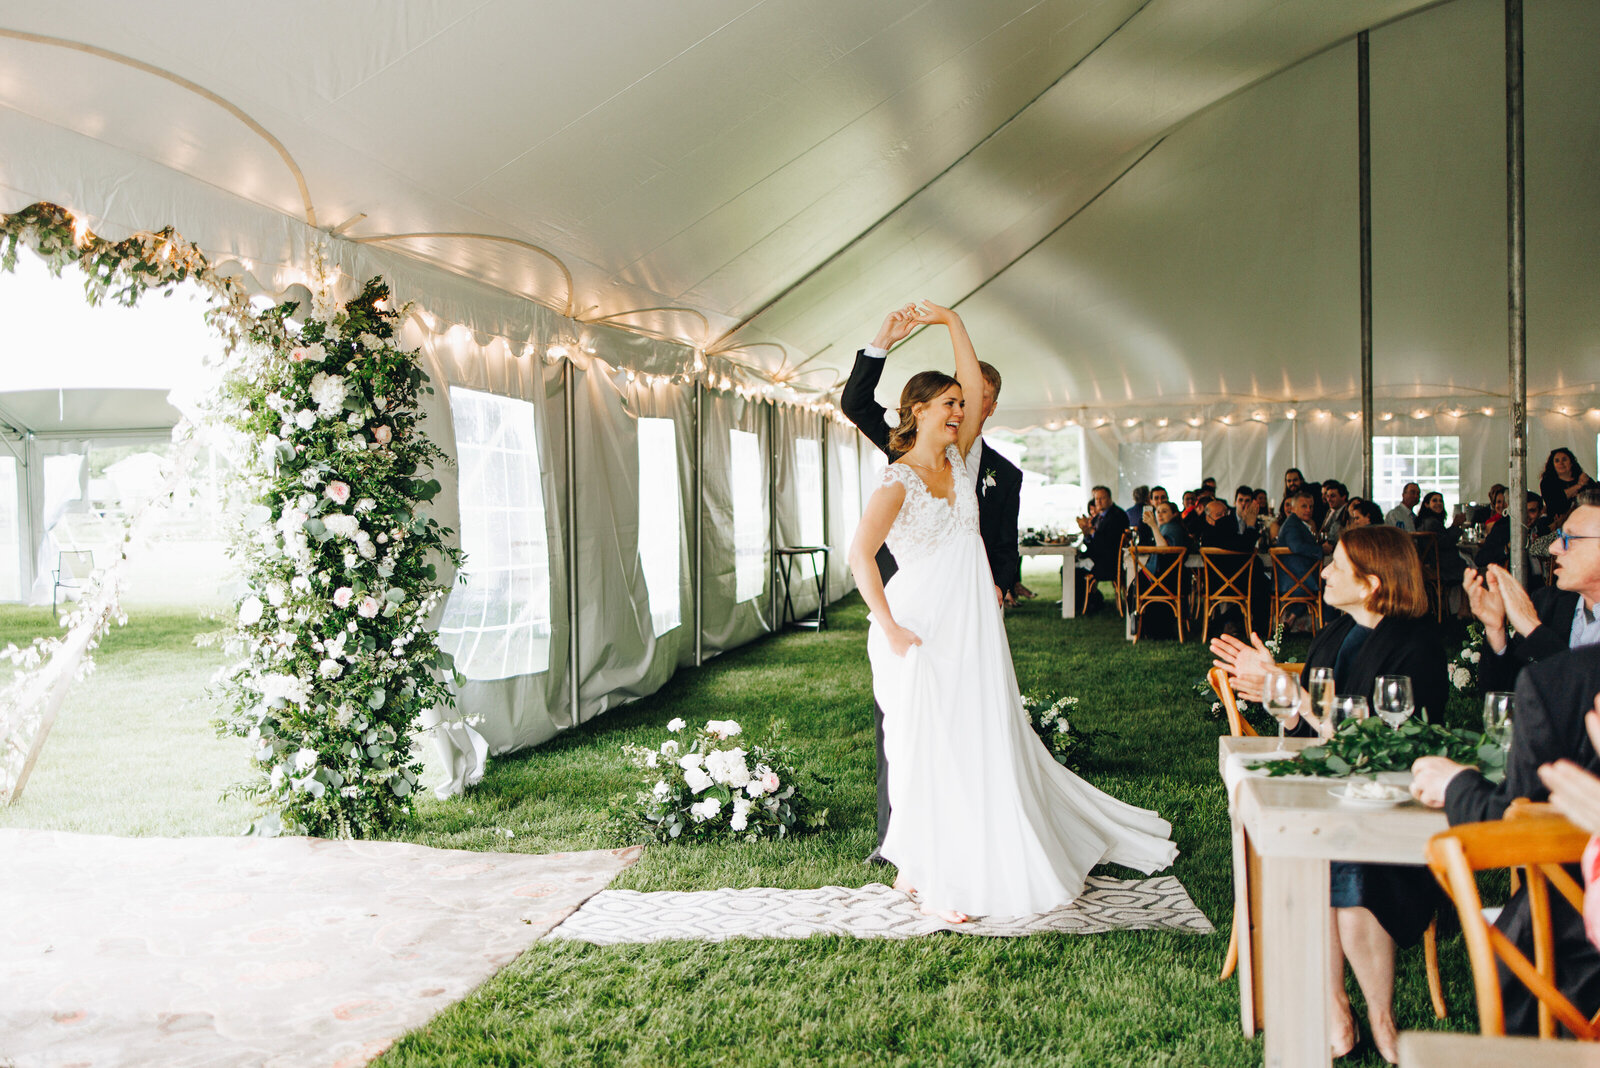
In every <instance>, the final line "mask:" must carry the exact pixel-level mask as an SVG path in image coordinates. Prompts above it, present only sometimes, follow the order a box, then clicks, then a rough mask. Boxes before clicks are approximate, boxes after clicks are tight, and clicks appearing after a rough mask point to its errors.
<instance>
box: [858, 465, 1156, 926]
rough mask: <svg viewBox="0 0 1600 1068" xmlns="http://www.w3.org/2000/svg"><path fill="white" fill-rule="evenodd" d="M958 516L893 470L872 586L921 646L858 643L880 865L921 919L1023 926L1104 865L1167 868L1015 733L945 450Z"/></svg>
mask: <svg viewBox="0 0 1600 1068" xmlns="http://www.w3.org/2000/svg"><path fill="white" fill-rule="evenodd" d="M945 454H946V455H947V456H948V457H949V459H950V463H951V466H952V468H953V471H954V475H955V479H954V481H955V504H954V505H951V504H950V503H949V502H948V501H946V500H944V499H942V498H938V497H935V496H933V495H932V494H931V493H930V492H929V491H928V488H927V486H926V485H924V483H923V482H922V479H921V478H920V477H919V476H918V475H917V473H916V472H915V471H914V470H912V469H911V468H910V467H907V466H906V465H905V464H890V465H889V467H888V468H887V469H886V470H885V471H884V474H883V480H884V482H885V483H886V484H887V483H888V482H891V481H898V482H901V483H902V484H904V486H905V489H906V498H905V503H904V504H903V505H901V507H900V513H899V515H897V516H896V517H895V521H894V525H893V527H891V528H890V531H889V537H888V544H889V549H890V551H891V552H893V553H894V558H895V562H896V563H897V564H899V570H898V571H897V572H896V573H895V575H894V577H893V578H891V579H890V580H889V582H888V585H887V586H886V587H885V591H884V592H885V594H886V595H887V599H888V602H889V608H890V611H891V612H893V613H894V619H895V622H896V623H898V624H900V625H901V626H902V627H905V628H907V629H908V630H910V631H911V632H912V633H914V634H916V635H917V636H918V637H919V638H921V639H922V644H921V645H920V646H912V647H911V648H910V649H909V650H908V651H907V653H906V655H905V656H904V657H898V656H895V654H894V651H893V650H892V649H890V647H889V641H888V639H887V638H886V637H885V636H884V634H883V631H882V628H881V627H879V626H878V625H877V623H876V621H874V623H873V626H872V627H871V629H870V631H869V632H868V637H867V653H868V656H869V657H870V659H871V661H872V688H873V692H874V694H875V696H876V697H877V699H878V704H879V706H880V707H881V708H882V709H883V733H884V755H885V757H886V758H887V762H888V765H889V803H890V808H891V810H892V814H891V816H890V818H889V833H888V836H887V837H886V838H885V840H884V843H883V848H882V850H881V852H882V853H883V856H884V857H885V858H887V859H888V860H889V861H890V862H892V863H893V864H894V865H895V866H896V867H897V868H898V869H899V871H900V874H901V875H902V876H903V877H905V878H906V879H907V880H908V881H909V882H910V884H911V885H912V886H914V887H916V888H917V890H918V891H919V894H920V896H921V898H922V902H923V904H924V906H925V907H928V908H933V909H938V910H941V911H943V910H958V911H961V912H965V913H967V914H969V915H972V916H1026V915H1031V914H1033V913H1039V912H1047V911H1049V910H1050V909H1053V908H1057V907H1060V906H1062V905H1066V904H1068V903H1069V902H1071V901H1072V900H1073V899H1074V898H1076V897H1077V896H1078V894H1079V893H1081V892H1082V891H1083V888H1084V882H1085V880H1086V879H1087V878H1088V875H1089V870H1090V869H1091V868H1093V867H1094V866H1095V865H1096V864H1099V863H1100V862H1102V861H1111V862H1114V863H1117V864H1123V865H1126V866H1128V867H1130V868H1137V869H1138V870H1140V871H1143V872H1147V873H1148V872H1153V871H1156V870H1158V869H1161V868H1165V867H1167V866H1168V865H1169V864H1171V863H1172V859H1173V858H1174V857H1175V856H1177V853H1178V850H1177V847H1176V846H1174V845H1173V843H1172V841H1171V838H1170V835H1171V833H1172V828H1171V826H1170V825H1169V824H1168V823H1167V821H1166V820H1164V819H1162V818H1161V817H1160V816H1159V815H1157V814H1156V813H1154V812H1151V811H1149V810H1147V809H1142V808H1135V807H1134V806H1132V805H1129V804H1125V803H1124V802H1121V801H1118V800H1117V799H1116V798H1114V797H1111V796H1110V795H1109V794H1106V793H1103V792H1102V791H1100V790H1097V789H1095V788H1094V787H1093V786H1090V785H1089V784H1088V783H1087V782H1085V781H1083V780H1082V779H1081V778H1079V777H1078V776H1076V775H1074V774H1073V773H1072V772H1070V771H1068V770H1067V769H1066V768H1064V767H1062V766H1061V765H1059V764H1057V763H1056V762H1055V760H1054V758H1052V757H1051V755H1050V753H1049V751H1048V750H1047V749H1046V748H1045V746H1044V743H1043V742H1041V741H1040V740H1039V738H1038V737H1037V736H1036V735H1035V734H1034V733H1033V730H1032V728H1031V727H1029V725H1028V720H1027V716H1026V713H1024V712H1023V710H1022V698H1021V695H1020V694H1019V692H1018V690H1017V677H1016V672H1015V671H1014V670H1013V668H1012V664H1011V646H1010V643H1009V642H1008V641H1007V640H1006V629H1005V619H1004V616H1003V613H1002V612H1001V610H1000V607H999V605H997V604H996V603H995V593H994V583H993V581H992V578H991V575H990V571H989V561H988V557H987V556H986V555H985V553H984V547H983V539H982V538H981V537H980V536H979V534H978V500H977V495H976V493H975V492H974V488H973V479H972V477H971V472H970V471H969V470H968V469H967V468H966V466H965V464H964V463H963V462H962V459H961V456H960V453H959V451H958V450H957V449H956V447H955V446H954V445H952V446H950V447H949V448H948V449H946V450H945Z"/></svg>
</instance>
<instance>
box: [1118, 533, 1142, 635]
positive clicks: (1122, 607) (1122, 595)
mask: <svg viewBox="0 0 1600 1068" xmlns="http://www.w3.org/2000/svg"><path fill="white" fill-rule="evenodd" d="M1133 542H1134V533H1133V528H1132V527H1125V528H1124V529H1123V531H1122V536H1121V537H1119V538H1118V539H1117V615H1119V616H1125V615H1127V614H1128V571H1129V568H1128V564H1129V563H1131V562H1132V561H1133V557H1132V556H1130V555H1129V554H1128V548H1129V547H1130V546H1131V545H1132V544H1133ZM1132 570H1133V572H1134V575H1135V576H1137V575H1138V571H1139V569H1138V567H1137V565H1136V566H1134V568H1133V569H1132Z"/></svg>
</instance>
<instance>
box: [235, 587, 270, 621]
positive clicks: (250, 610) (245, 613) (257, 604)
mask: <svg viewBox="0 0 1600 1068" xmlns="http://www.w3.org/2000/svg"><path fill="white" fill-rule="evenodd" d="M264 607H265V606H264V605H262V603H261V599H260V598H259V597H257V596H255V595H254V594H251V595H250V596H249V597H246V598H245V599H244V600H242V601H240V602H239V623H240V624H241V625H242V626H246V627H253V626H255V625H256V624H257V623H260V622H261V612H262V609H263V608H264Z"/></svg>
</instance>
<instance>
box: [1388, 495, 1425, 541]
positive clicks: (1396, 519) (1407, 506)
mask: <svg viewBox="0 0 1600 1068" xmlns="http://www.w3.org/2000/svg"><path fill="white" fill-rule="evenodd" d="M1420 500H1422V487H1421V486H1419V485H1417V484H1416V483H1415V482H1407V483H1406V488H1405V489H1403V490H1401V491H1400V503H1399V504H1397V505H1395V506H1394V507H1393V508H1391V509H1389V514H1388V515H1385V516H1384V517H1383V522H1384V525H1385V526H1390V527H1399V528H1400V529H1401V530H1403V531H1405V532H1406V533H1408V534H1415V533H1416V532H1417V511H1416V509H1417V502H1418V501H1420Z"/></svg>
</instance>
